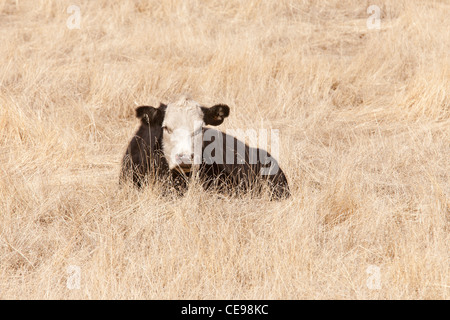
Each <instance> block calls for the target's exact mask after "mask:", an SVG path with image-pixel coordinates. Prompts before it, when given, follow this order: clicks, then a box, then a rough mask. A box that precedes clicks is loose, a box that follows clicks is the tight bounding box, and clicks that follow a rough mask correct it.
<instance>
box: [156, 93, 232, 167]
mask: <svg viewBox="0 0 450 320" xmlns="http://www.w3.org/2000/svg"><path fill="white" fill-rule="evenodd" d="M228 114H229V108H228V106H225V105H216V106H213V107H211V108H206V107H203V106H201V105H200V104H198V103H197V102H196V101H194V100H191V99H189V98H186V97H183V98H181V99H180V100H178V101H177V102H174V103H170V104H168V105H167V108H166V111H165V115H164V121H163V123H162V128H163V137H162V148H163V152H164V156H165V158H166V160H167V162H168V164H169V169H171V170H172V169H175V170H178V171H183V172H189V171H191V170H192V168H193V166H194V164H200V163H201V159H202V154H201V153H202V138H203V134H202V128H203V126H204V125H205V124H210V125H219V124H221V123H222V122H223V120H224V118H226V117H227V116H228Z"/></svg>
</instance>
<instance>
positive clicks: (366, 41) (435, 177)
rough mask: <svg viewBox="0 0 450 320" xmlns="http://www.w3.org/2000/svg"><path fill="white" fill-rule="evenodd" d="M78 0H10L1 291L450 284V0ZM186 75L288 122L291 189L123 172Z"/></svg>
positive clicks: (0, 100) (368, 292)
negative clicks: (178, 193) (130, 182)
mask: <svg viewBox="0 0 450 320" xmlns="http://www.w3.org/2000/svg"><path fill="white" fill-rule="evenodd" d="M71 4H73V3H72V2H70V1H56V0H55V1H52V0H48V1H44V0H41V1H31V0H29V1H13V0H0V38H1V45H0V106H1V109H0V164H1V166H0V298H17V299H34V298H44V299H46V298H56V299H73V298H81V299H94V298H100V299H134V298H146V299H156V298H160V299H175V298H179V299H185V298H192V299H197V298H198V299H210V298H217V299H250V298H252V299H253V298H254V299H303V298H311V299H316V298H325V299H335V298H342V299H449V297H450V270H449V265H450V263H449V252H450V250H449V249H450V248H449V243H450V232H449V231H450V211H449V210H450V209H449V206H450V204H449V195H450V184H449V180H450V177H449V172H450V142H449V141H450V102H449V101H450V99H449V92H450V59H449V52H450V37H449V31H448V30H449V24H448V12H449V11H450V3H449V2H448V1H421V0H416V1H410V0H408V1H406V0H405V1H397V0H396V1H393V0H392V1H388V0H386V1H384V0H383V1H382V0H380V1H378V2H376V3H372V2H369V1H367V2H365V1H356V0H346V1H342V0H326V1H309V2H307V1H287V0H285V1H280V0H277V1H238V0H232V1H216V0H210V1H181V0H179V1H178V0H172V1H148V2H147V1H106V0H98V1H87V0H86V1H78V2H77V3H75V4H77V5H79V6H80V8H81V18H82V20H81V29H79V30H77V29H74V30H69V29H68V28H67V27H66V21H67V19H68V17H69V14H68V13H67V12H66V10H67V7H68V6H69V5H71ZM371 4H378V5H379V7H380V8H381V9H382V15H381V29H380V30H368V29H367V26H366V20H367V18H368V16H369V15H368V14H367V12H366V10H367V7H368V6H369V5H371ZM185 92H188V93H190V94H191V95H192V96H193V97H194V98H195V99H196V100H198V101H200V102H202V103H204V104H207V105H209V104H212V103H227V104H229V105H230V107H231V115H230V118H229V119H228V121H226V122H225V123H224V124H223V125H222V126H221V127H220V128H221V129H222V130H226V129H227V128H230V129H231V128H243V129H248V128H255V129H259V128H265V129H269V128H276V129H280V136H281V139H282V145H281V148H280V152H281V155H280V160H281V166H282V168H283V170H284V171H285V172H286V174H287V177H288V180H289V182H290V185H291V188H292V193H293V197H292V198H291V199H289V200H285V201H281V202H270V201H268V200H267V199H265V198H256V199H251V198H249V197H244V198H243V199H232V198H223V197H218V196H217V195H214V194H210V193H205V192H203V191H202V190H201V189H200V188H198V187H196V186H194V187H193V188H191V189H190V191H189V193H188V194H187V195H186V196H185V197H183V198H179V199H167V198H162V197H161V196H159V194H158V192H156V191H157V190H152V189H151V188H150V189H148V190H145V191H143V192H137V191H135V190H133V189H127V188H125V189H119V188H118V175H119V168H120V160H121V157H122V155H123V153H124V151H125V148H126V145H127V143H128V141H129V139H130V138H131V136H132V134H133V133H134V131H135V130H136V127H137V125H138V121H137V120H136V119H135V118H134V115H133V112H134V107H135V106H136V103H137V104H153V105H155V104H158V103H159V101H163V102H168V101H170V99H171V98H173V97H174V96H176V95H178V94H180V93H185ZM70 265H76V266H79V267H80V270H81V282H80V288H79V289H74V290H69V289H68V288H67V286H66V284H67V280H68V277H69V276H70V275H68V272H67V267H68V266H70ZM370 266H376V267H378V268H380V269H379V270H380V277H381V288H380V289H373V288H372V289H370V288H369V287H368V286H367V283H368V281H369V280H370V279H369V278H370V277H371V276H372V275H371V274H370V273H368V270H372V269H370V268H369V267H370ZM368 268H369V269H368Z"/></svg>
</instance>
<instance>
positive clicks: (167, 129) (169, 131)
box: [163, 126, 172, 134]
mask: <svg viewBox="0 0 450 320" xmlns="http://www.w3.org/2000/svg"><path fill="white" fill-rule="evenodd" d="M163 130H164V131H165V132H167V133H168V134H171V133H172V129H169V128H167V126H164V127H163Z"/></svg>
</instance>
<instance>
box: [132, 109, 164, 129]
mask: <svg viewBox="0 0 450 320" xmlns="http://www.w3.org/2000/svg"><path fill="white" fill-rule="evenodd" d="M165 107H166V106H165V105H164V107H163V104H161V105H160V107H159V108H154V107H152V106H140V107H137V108H136V117H137V118H139V119H141V120H142V122H143V123H145V124H151V125H157V124H159V125H161V124H162V122H163V120H164V111H165Z"/></svg>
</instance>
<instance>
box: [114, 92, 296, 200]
mask: <svg viewBox="0 0 450 320" xmlns="http://www.w3.org/2000/svg"><path fill="white" fill-rule="evenodd" d="M229 113H230V108H229V107H228V106H227V105H225V104H216V105H213V106H212V107H209V108H208V107H205V106H202V105H200V104H199V103H198V102H196V101H194V100H192V99H191V98H190V97H187V96H182V97H181V98H180V99H178V100H177V101H175V102H173V103H169V104H164V103H160V105H159V107H158V108H155V107H152V106H140V107H137V108H136V117H137V118H139V119H140V120H141V123H140V127H139V129H138V130H137V132H136V134H135V135H134V137H133V138H132V139H131V141H130V143H129V145H128V147H127V150H126V152H125V155H124V157H123V161H122V170H121V177H120V181H121V183H122V182H125V181H130V182H131V181H132V183H133V184H134V185H135V186H136V187H138V188H142V187H143V186H144V185H146V184H148V183H154V182H156V181H161V182H163V184H164V185H165V186H167V187H168V188H167V190H172V191H174V193H175V194H179V195H182V194H183V193H184V192H185V191H186V190H187V188H188V184H189V181H190V179H191V177H194V176H196V177H198V178H199V181H200V182H201V184H202V186H203V188H204V189H205V190H211V189H214V190H217V191H218V192H221V193H226V194H230V195H237V194H241V193H247V192H249V191H257V192H261V191H262V189H263V188H264V187H263V186H264V185H265V186H267V187H269V189H268V190H269V192H270V198H271V199H284V198H288V197H289V196H290V190H289V185H288V182H287V179H286V176H285V174H284V172H283V171H282V170H281V168H279V166H278V163H277V161H276V160H275V159H273V158H272V156H271V155H270V154H269V153H268V152H267V151H265V150H263V149H259V148H251V147H249V146H248V145H247V144H245V143H244V142H242V141H240V140H239V139H237V138H235V137H233V136H231V135H229V134H226V133H223V132H221V131H219V130H216V129H212V128H209V127H205V126H218V125H220V124H222V123H223V121H224V119H225V118H227V117H228V116H229Z"/></svg>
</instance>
